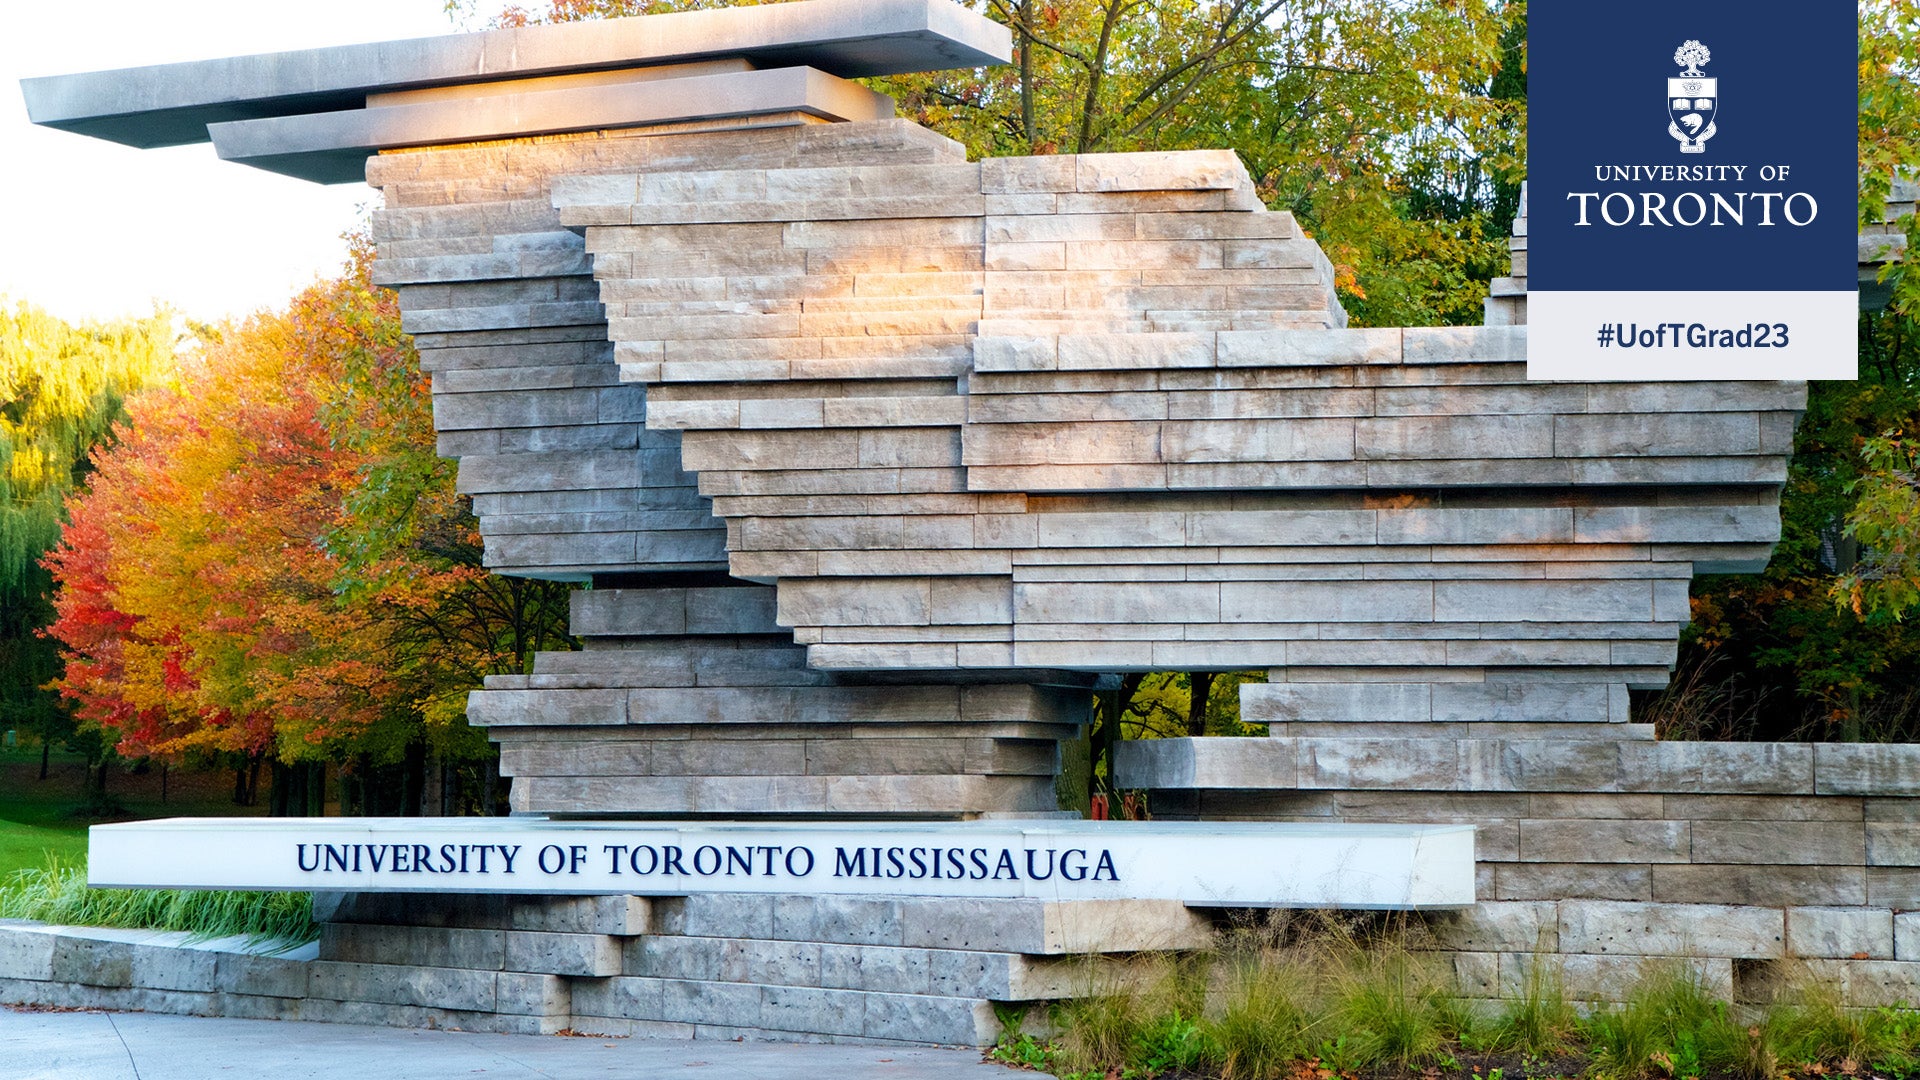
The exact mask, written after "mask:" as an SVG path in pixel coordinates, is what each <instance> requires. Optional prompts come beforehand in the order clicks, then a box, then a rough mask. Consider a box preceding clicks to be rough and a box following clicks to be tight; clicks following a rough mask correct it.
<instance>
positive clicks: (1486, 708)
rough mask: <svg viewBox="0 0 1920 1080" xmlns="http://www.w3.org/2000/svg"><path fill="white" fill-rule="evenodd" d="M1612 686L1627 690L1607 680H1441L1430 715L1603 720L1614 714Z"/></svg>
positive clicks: (1442, 718)
mask: <svg viewBox="0 0 1920 1080" xmlns="http://www.w3.org/2000/svg"><path fill="white" fill-rule="evenodd" d="M1616 688H1617V689H1618V690H1619V691H1620V692H1621V693H1623V694H1624V692H1625V690H1626V688H1625V686H1624V685H1621V684H1607V683H1557V682H1538V683H1530V682H1506V681H1499V682H1495V681H1488V682H1482V683H1439V684H1435V685H1434V687H1433V713H1432V717H1433V719H1434V720H1436V721H1439V722H1444V723H1505V724H1518V723H1532V722H1538V721H1555V722H1560V721H1574V722H1591V723H1605V722H1607V721H1609V720H1611V719H1613V713H1612V703H1613V697H1614V690H1615V689H1616ZM1622 719H1624V716H1623V717H1622Z"/></svg>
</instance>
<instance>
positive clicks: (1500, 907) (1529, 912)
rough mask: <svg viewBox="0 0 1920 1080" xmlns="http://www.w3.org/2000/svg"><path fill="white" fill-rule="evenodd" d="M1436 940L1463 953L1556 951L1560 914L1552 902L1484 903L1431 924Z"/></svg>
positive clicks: (1438, 916) (1450, 914)
mask: <svg viewBox="0 0 1920 1080" xmlns="http://www.w3.org/2000/svg"><path fill="white" fill-rule="evenodd" d="M1428 927H1429V929H1430V930H1431V931H1432V932H1433V935H1434V938H1435V941H1436V942H1437V943H1438V944H1439V945H1440V946H1441V947H1442V948H1446V949H1457V950H1460V951H1462V952H1476V953H1492V952H1526V951H1535V950H1541V951H1547V952H1552V951H1554V949H1555V948H1556V944H1557V940H1558V935H1559V911H1558V909H1557V906H1556V905H1555V904H1554V903H1552V902H1550V901H1549V902H1521V903H1503V902H1498V901H1494V902H1489V901H1484V900H1483V901H1481V902H1480V903H1478V904H1475V905H1474V906H1472V907H1470V908H1466V909H1464V910H1462V911H1458V912H1448V913H1446V914H1443V915H1436V916H1435V917H1433V918H1432V919H1430V920H1429V922H1428Z"/></svg>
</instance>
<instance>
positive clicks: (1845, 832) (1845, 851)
mask: <svg viewBox="0 0 1920 1080" xmlns="http://www.w3.org/2000/svg"><path fill="white" fill-rule="evenodd" d="M1693 859H1694V861H1695V862H1702V863H1756V864H1765V865H1796V864H1797V865H1823V866H1849V865H1851V866H1860V865H1864V864H1865V863H1866V861H1867V841H1866V834H1865V832H1864V830H1863V829H1862V828H1861V827H1860V826H1859V825H1857V824H1854V823H1852V822H1826V821H1765V822H1745V821H1696V822H1694V823H1693Z"/></svg>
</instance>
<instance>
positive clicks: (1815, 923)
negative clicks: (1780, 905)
mask: <svg viewBox="0 0 1920 1080" xmlns="http://www.w3.org/2000/svg"><path fill="white" fill-rule="evenodd" d="M1893 919H1894V916H1893V912H1891V911H1888V910H1886V909H1884V908H1835V907H1796V908H1788V909H1787V955H1789V956H1798V957H1825V958H1833V959H1849V958H1851V959H1855V960H1892V959H1894V958H1895V941H1894V924H1893Z"/></svg>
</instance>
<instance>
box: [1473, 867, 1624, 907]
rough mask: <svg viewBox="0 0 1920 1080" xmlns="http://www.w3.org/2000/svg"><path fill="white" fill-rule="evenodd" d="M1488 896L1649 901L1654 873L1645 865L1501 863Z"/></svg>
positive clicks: (1487, 892) (1520, 898)
mask: <svg viewBox="0 0 1920 1080" xmlns="http://www.w3.org/2000/svg"><path fill="white" fill-rule="evenodd" d="M1480 895H1483V896H1486V895H1489V891H1488V890H1481V893H1480ZM1491 898H1492V899H1495V900H1642V901H1644V900H1651V899H1653V873H1652V871H1651V870H1649V869H1647V868H1645V867H1636V866H1618V865H1606V864H1599V865H1596V864H1593V863H1533V862H1526V863H1503V864H1501V865H1500V866H1499V867H1498V868H1497V870H1496V873H1495V875H1494V885H1493V889H1492V890H1491Z"/></svg>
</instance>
